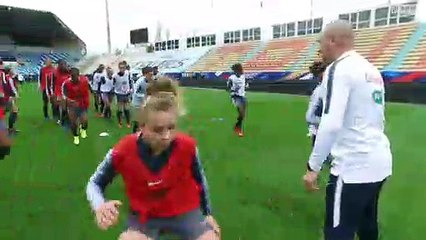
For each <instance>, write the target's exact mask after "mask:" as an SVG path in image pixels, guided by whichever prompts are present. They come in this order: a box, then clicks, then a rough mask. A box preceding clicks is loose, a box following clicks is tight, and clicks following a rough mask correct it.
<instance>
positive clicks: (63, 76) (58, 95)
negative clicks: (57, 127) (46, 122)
mask: <svg viewBox="0 0 426 240" xmlns="http://www.w3.org/2000/svg"><path fill="white" fill-rule="evenodd" d="M53 76H54V77H53V84H52V91H53V95H54V103H55V106H56V107H57V108H59V119H58V124H62V125H64V124H65V119H66V116H67V111H66V102H65V101H64V99H63V96H62V85H63V84H64V82H65V81H66V80H68V79H69V78H70V77H71V75H70V71H69V68H68V66H67V62H66V61H65V60H59V62H58V67H57V68H56V70H55V73H54V75H53Z"/></svg>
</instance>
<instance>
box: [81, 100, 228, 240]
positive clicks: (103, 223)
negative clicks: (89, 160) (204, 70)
mask: <svg viewBox="0 0 426 240" xmlns="http://www.w3.org/2000/svg"><path fill="white" fill-rule="evenodd" d="M177 119H178V107H177V101H176V98H175V97H173V96H172V95H171V94H159V95H158V96H153V97H151V98H150V100H148V101H147V104H146V105H145V106H144V107H143V109H142V111H141V118H140V123H141V131H140V132H138V133H135V134H132V135H128V136H126V137H124V138H123V139H121V140H120V142H119V143H118V144H117V145H116V146H115V147H114V148H113V149H111V150H110V151H109V152H108V153H107V155H106V157H105V159H104V161H103V162H102V163H101V164H100V165H99V166H98V168H97V171H96V172H95V174H94V175H93V176H92V177H91V178H90V181H89V183H88V186H87V197H88V200H89V201H90V204H91V206H92V208H93V210H94V212H95V215H96V222H97V224H98V226H99V227H100V228H101V229H108V228H109V227H111V226H112V225H114V224H116V223H117V221H118V215H119V212H118V208H119V206H120V205H121V202H119V201H116V200H106V199H105V198H104V190H105V188H106V186H107V185H108V184H109V183H111V182H112V181H113V179H114V177H115V176H116V175H121V176H122V178H123V180H124V185H125V188H126V195H127V197H128V199H129V204H130V214H129V218H128V222H127V231H125V232H124V233H122V234H121V236H120V238H119V239H121V240H131V239H132V240H147V239H158V236H159V234H160V232H162V231H167V232H169V233H172V234H176V235H177V236H179V237H181V238H182V239H188V240H218V239H220V229H219V226H218V225H217V223H216V221H215V219H214V218H213V217H212V215H211V209H210V204H209V197H208V187H207V181H206V177H205V175H204V170H203V168H202V166H201V162H200V159H199V155H198V150H197V145H196V142H195V140H194V139H193V138H191V137H190V136H188V135H186V134H183V133H178V132H176V128H177Z"/></svg>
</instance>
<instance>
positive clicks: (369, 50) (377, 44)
mask: <svg viewBox="0 0 426 240" xmlns="http://www.w3.org/2000/svg"><path fill="white" fill-rule="evenodd" d="M415 28H416V25H415V24H406V25H401V26H391V27H379V28H370V29H362V30H359V31H357V32H356V34H357V37H356V41H355V50H357V51H358V52H359V53H360V54H361V55H363V56H364V57H366V58H367V59H368V60H369V61H371V62H372V63H373V64H374V65H376V67H378V68H379V69H382V68H383V67H385V66H386V65H388V64H389V63H390V61H391V60H392V58H393V57H394V56H395V55H396V54H397V52H398V51H399V50H400V49H401V48H402V46H403V45H404V44H405V43H406V42H407V39H408V38H409V37H410V36H411V34H412V33H413V32H414V30H415Z"/></svg>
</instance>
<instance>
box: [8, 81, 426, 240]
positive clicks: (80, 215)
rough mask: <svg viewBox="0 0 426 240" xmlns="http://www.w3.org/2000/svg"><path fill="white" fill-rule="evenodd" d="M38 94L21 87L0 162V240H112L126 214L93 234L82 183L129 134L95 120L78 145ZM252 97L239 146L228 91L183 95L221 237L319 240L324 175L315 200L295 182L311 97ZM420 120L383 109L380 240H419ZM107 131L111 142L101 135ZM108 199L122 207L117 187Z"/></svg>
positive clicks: (402, 107)
mask: <svg viewBox="0 0 426 240" xmlns="http://www.w3.org/2000/svg"><path fill="white" fill-rule="evenodd" d="M34 87H35V86H32V85H27V86H24V87H23V89H22V98H21V99H20V102H19V103H20V108H21V109H20V110H21V112H20V118H19V122H18V124H17V126H18V128H19V129H20V130H21V131H22V132H21V134H20V135H19V136H18V137H16V142H15V146H14V147H13V152H12V155H11V156H10V157H9V158H8V159H6V160H4V161H1V162H0V212H1V213H0V214H1V218H0V239H1V240H9V239H20V240H27V239H28V240H29V239H43V240H57V239H61V240H86V239H90V240H96V239H102V240H103V239H116V238H117V236H118V234H119V232H120V231H121V230H122V229H123V227H124V221H125V219H126V215H127V212H126V209H127V208H126V207H123V208H122V209H121V213H122V214H121V217H122V221H121V225H119V226H117V227H115V228H114V229H111V230H109V231H106V232H102V231H100V230H98V229H97V228H96V226H95V224H94V221H93V216H92V214H91V212H90V210H89V207H88V203H87V201H86V199H85V185H86V182H87V180H88V178H89V176H90V175H91V173H92V172H93V171H94V170H95V167H96V166H97V164H98V163H99V161H100V160H101V159H102V158H103V156H104V154H105V153H106V151H107V150H108V148H110V147H111V146H113V145H114V143H115V142H117V140H118V139H119V138H120V137H121V136H123V135H125V134H126V132H127V131H128V130H127V129H122V130H119V129H118V128H117V126H116V122H115V121H114V122H112V123H109V122H107V121H104V120H103V119H96V118H94V117H93V114H91V118H90V123H89V131H88V133H89V138H88V139H87V140H84V141H82V143H81V145H80V146H79V147H75V146H73V145H72V137H71V136H70V134H69V133H68V132H65V131H64V130H63V129H62V128H60V127H58V126H57V125H55V124H54V123H53V122H52V121H50V122H49V121H44V120H43V119H42V114H41V97H40V96H39V95H38V94H37V92H36V91H35V90H34ZM248 97H249V113H248V119H247V122H246V123H245V126H246V137H245V138H238V137H236V136H234V134H233V132H232V126H233V123H234V120H235V117H236V116H235V114H236V113H235V110H234V108H233V107H232V106H231V104H230V101H229V98H228V96H227V93H225V92H221V91H209V90H190V89H186V91H185V100H186V104H187V107H188V109H189V114H188V115H187V116H185V117H183V118H182V121H181V128H182V129H183V130H184V131H188V132H190V133H191V134H193V135H194V136H195V137H196V138H197V140H198V142H199V147H200V152H201V157H202V160H203V163H204V166H205V168H206V172H207V177H208V180H209V184H210V190H211V197H212V202H213V207H214V215H215V217H216V218H217V220H218V222H219V223H220V224H221V226H222V229H223V239H224V240H261V239H262V240H263V239H265V240H271V239H272V240H281V239H298V240H312V239H321V227H322V222H323V209H324V203H323V198H324V186H325V185H324V182H325V180H326V177H327V176H326V173H323V174H322V176H321V178H322V179H321V180H322V183H323V184H322V187H323V188H322V190H321V191H320V192H319V193H315V194H308V193H306V192H305V191H304V188H303V185H302V183H301V177H302V174H303V173H304V172H305V163H306V160H307V158H308V156H309V153H310V141H309V140H308V139H307V138H306V131H307V129H306V124H305V122H304V113H305V109H306V106H307V98H305V97H297V96H288V95H279V94H266V93H250V94H249V96H248ZM213 118H223V120H212V119H213ZM425 119H426V109H425V107H424V106H419V105H417V106H416V105H406V104H388V107H387V123H388V124H387V131H388V136H389V138H390V140H391V143H392V151H393V153H394V175H393V176H392V178H391V179H390V181H389V182H387V184H386V186H385V189H384V192H383V195H382V199H381V208H380V219H381V221H380V225H381V229H382V239H385V240H401V239H404V240H418V239H421V238H422V237H421V236H422V235H423V230H424V219H425V218H424V216H425V214H426V207H425V206H424V203H425V202H426V191H425V187H424V186H425V182H426V174H425V172H426V158H425V155H426V154H425V153H426V149H425V147H424V146H425V140H424V138H425V136H426V127H425V126H424V121H425ZM103 131H108V132H109V133H110V137H108V138H100V137H98V134H99V133H100V132H103ZM107 195H108V197H109V198H112V199H121V200H125V197H124V192H123V185H122V182H121V180H117V181H115V183H114V184H113V185H112V186H110V187H109V189H108V193H107Z"/></svg>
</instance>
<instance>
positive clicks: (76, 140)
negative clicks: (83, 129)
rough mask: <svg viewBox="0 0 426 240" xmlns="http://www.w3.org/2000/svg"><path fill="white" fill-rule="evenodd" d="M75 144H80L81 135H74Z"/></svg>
mask: <svg viewBox="0 0 426 240" xmlns="http://www.w3.org/2000/svg"><path fill="white" fill-rule="evenodd" d="M74 144H75V145H77V146H78V145H79V144H80V138H79V137H74Z"/></svg>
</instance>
